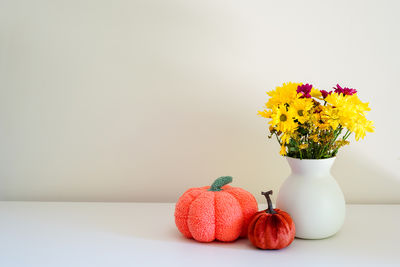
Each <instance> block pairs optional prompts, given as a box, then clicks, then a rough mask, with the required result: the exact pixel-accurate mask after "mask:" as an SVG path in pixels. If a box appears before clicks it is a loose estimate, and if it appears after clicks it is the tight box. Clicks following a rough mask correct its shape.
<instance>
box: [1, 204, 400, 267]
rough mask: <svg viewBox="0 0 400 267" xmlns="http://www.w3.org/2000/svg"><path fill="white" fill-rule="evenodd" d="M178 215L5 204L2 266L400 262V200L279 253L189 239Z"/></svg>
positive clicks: (131, 208) (243, 242)
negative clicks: (176, 220)
mask: <svg viewBox="0 0 400 267" xmlns="http://www.w3.org/2000/svg"><path fill="white" fill-rule="evenodd" d="M262 207H264V206H262ZM311 208H312V207H311ZM173 213H174V204H167V203H163V204H160V203H88V202H76V203H71V202H58V203H57V202H0V240H1V242H0V266H1V267H14V266H41V267H42V266H43V267H44V266H52V267H57V266H61V267H64V266H68V267H77V266H90V267H91V266H96V267H97V266H98V267H102V266H202V267H206V266H217V265H218V266H273V264H275V265H276V264H277V266H282V265H284V266H288V265H289V266H310V265H316V266H321V265H339V264H340V265H343V264H344V265H353V266H354V265H357V266H366V265H372V266H382V265H383V264H387V265H397V266H400V243H399V238H400V205H348V206H347V215H346V221H345V224H344V226H343V228H342V230H341V231H340V232H339V233H338V234H336V235H335V236H333V237H331V238H328V239H324V240H301V239H295V240H294V241H293V243H292V244H291V245H290V246H289V247H287V248H285V249H282V250H274V251H264V250H259V249H256V248H254V247H252V245H251V244H250V242H249V241H248V240H247V239H240V240H238V241H236V242H234V243H221V242H213V243H208V244H203V243H197V242H195V241H193V240H190V239H186V238H184V237H183V236H182V235H181V234H180V233H179V232H178V230H177V229H176V227H175V224H174V217H173Z"/></svg>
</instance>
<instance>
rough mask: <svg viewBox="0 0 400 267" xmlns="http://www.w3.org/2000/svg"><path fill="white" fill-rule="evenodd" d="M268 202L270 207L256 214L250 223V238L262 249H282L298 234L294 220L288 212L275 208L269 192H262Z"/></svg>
mask: <svg viewBox="0 0 400 267" xmlns="http://www.w3.org/2000/svg"><path fill="white" fill-rule="evenodd" d="M261 194H262V195H264V196H265V198H266V199H267V202H268V208H267V209H266V210H262V211H259V212H257V213H256V215H254V217H253V219H252V220H251V222H250V224H249V228H248V230H249V232H248V238H249V240H250V241H251V243H253V245H254V246H256V247H258V248H261V249H281V248H285V247H287V246H289V245H290V243H292V241H293V239H294V236H295V234H296V229H295V226H294V222H293V220H292V218H291V217H290V215H289V214H288V213H287V212H284V211H283V210H280V209H273V208H272V202H271V198H270V196H269V195H271V194H272V190H270V191H268V192H261Z"/></svg>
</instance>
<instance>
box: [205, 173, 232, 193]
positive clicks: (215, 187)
mask: <svg viewBox="0 0 400 267" xmlns="http://www.w3.org/2000/svg"><path fill="white" fill-rule="evenodd" d="M231 182H232V177H231V176H221V177H219V178H217V179H216V180H215V181H214V183H213V184H212V185H211V187H210V189H208V191H221V190H222V188H221V187H223V186H224V185H226V184H229V183H231Z"/></svg>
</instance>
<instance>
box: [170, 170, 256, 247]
mask: <svg viewBox="0 0 400 267" xmlns="http://www.w3.org/2000/svg"><path fill="white" fill-rule="evenodd" d="M230 182H232V177H230V176H222V177H219V178H218V179H216V180H215V182H214V183H213V184H212V185H211V186H204V187H199V188H190V189H189V190H187V191H186V192H185V193H184V194H183V195H182V196H181V197H180V198H179V200H178V202H177V203H176V207H175V224H176V226H177V227H178V230H179V231H180V232H181V233H182V234H183V235H184V236H186V237H187V238H194V239H195V240H197V241H200V242H211V241H213V240H215V239H217V240H220V241H226V242H228V241H234V240H236V239H237V238H238V237H239V236H243V237H245V236H247V226H248V224H249V222H250V220H251V218H252V217H253V215H254V214H255V213H256V212H257V210H258V205H257V201H256V199H255V198H254V196H253V195H252V194H250V193H249V192H247V191H246V190H244V189H242V188H239V187H232V186H229V185H226V184H228V183H230Z"/></svg>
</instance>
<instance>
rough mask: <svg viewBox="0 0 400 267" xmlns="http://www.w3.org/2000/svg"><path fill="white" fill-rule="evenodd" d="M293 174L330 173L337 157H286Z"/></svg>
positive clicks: (315, 174)
mask: <svg viewBox="0 0 400 267" xmlns="http://www.w3.org/2000/svg"><path fill="white" fill-rule="evenodd" d="M286 159H287V161H288V163H289V166H290V168H291V169H292V173H293V174H299V175H304V174H306V175H307V176H323V175H326V174H329V173H330V170H331V167H332V165H333V162H334V161H335V158H328V159H303V160H301V159H296V158H289V157H287V158H286Z"/></svg>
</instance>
